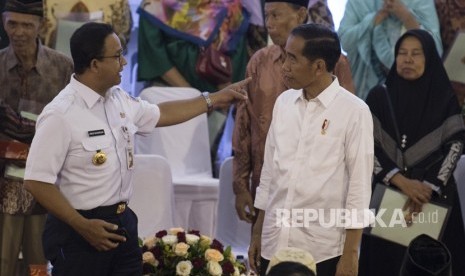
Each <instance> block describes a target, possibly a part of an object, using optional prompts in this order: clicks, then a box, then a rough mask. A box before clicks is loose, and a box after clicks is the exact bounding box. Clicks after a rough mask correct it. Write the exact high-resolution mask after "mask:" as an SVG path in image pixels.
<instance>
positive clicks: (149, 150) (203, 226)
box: [135, 87, 219, 235]
mask: <svg viewBox="0 0 465 276" xmlns="http://www.w3.org/2000/svg"><path fill="white" fill-rule="evenodd" d="M140 97H141V99H143V100H146V101H148V102H151V103H156V104H158V103H161V102H165V101H172V100H181V99H188V98H194V97H200V91H198V90H197V89H194V88H182V87H150V88H146V89H144V90H142V92H141V94H140ZM135 148H136V152H137V153H144V154H159V155H162V156H164V157H166V159H167V160H168V163H169V164H170V166H171V171H172V175H173V186H174V198H175V205H176V212H175V220H174V221H175V223H176V225H177V226H180V227H183V228H185V229H195V230H199V231H200V232H201V233H202V234H205V235H213V234H214V233H215V230H216V209H217V204H218V190H219V180H218V179H215V178H213V176H212V167H211V166H212V165H211V157H210V142H209V138H208V123H207V116H206V114H202V115H199V116H197V117H195V118H193V119H191V120H189V121H187V122H184V123H182V124H178V125H175V126H169V127H161V128H156V129H155V131H153V132H152V134H150V135H148V136H146V137H137V139H136V146H135Z"/></svg>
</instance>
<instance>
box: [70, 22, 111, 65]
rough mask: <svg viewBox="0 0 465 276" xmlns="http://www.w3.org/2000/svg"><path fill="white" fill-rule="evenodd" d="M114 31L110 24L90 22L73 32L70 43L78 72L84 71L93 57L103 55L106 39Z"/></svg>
mask: <svg viewBox="0 0 465 276" xmlns="http://www.w3.org/2000/svg"><path fill="white" fill-rule="evenodd" d="M114 32H115V31H114V30H113V27H112V26H111V25H109V24H105V23H97V22H89V23H86V24H84V25H82V26H81V27H80V28H79V29H77V30H76V31H75V32H74V33H73V35H72V36H71V39H70V43H69V44H70V48H71V56H72V57H73V62H74V72H75V73H76V74H82V73H84V71H85V70H86V69H87V68H88V67H89V66H90V62H91V61H92V59H94V58H96V57H98V56H102V55H103V51H104V46H105V39H106V38H107V36H109V35H111V34H113V33H114Z"/></svg>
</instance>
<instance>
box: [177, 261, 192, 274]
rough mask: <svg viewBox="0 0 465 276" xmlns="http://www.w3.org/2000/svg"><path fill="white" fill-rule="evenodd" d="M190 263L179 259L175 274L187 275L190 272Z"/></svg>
mask: <svg viewBox="0 0 465 276" xmlns="http://www.w3.org/2000/svg"><path fill="white" fill-rule="evenodd" d="M191 270H192V263H191V262H190V261H180V262H179V263H178V265H176V275H180V276H187V275H190V274H191Z"/></svg>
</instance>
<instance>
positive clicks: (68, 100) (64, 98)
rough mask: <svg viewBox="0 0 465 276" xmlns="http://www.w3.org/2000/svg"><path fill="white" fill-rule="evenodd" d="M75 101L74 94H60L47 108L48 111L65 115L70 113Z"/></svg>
mask: <svg viewBox="0 0 465 276" xmlns="http://www.w3.org/2000/svg"><path fill="white" fill-rule="evenodd" d="M74 100H75V96H74V95H73V94H59V95H58V96H57V97H55V99H53V101H51V102H50V103H49V104H48V105H47V106H46V109H47V110H50V111H56V112H60V113H63V114H64V113H66V111H68V109H69V107H70V106H71V105H72V104H73V102H74Z"/></svg>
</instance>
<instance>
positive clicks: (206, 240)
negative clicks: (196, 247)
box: [200, 235, 212, 247]
mask: <svg viewBox="0 0 465 276" xmlns="http://www.w3.org/2000/svg"><path fill="white" fill-rule="evenodd" d="M211 243H212V239H211V238H210V237H209V236H205V235H200V245H201V246H202V247H209V246H210V244H211Z"/></svg>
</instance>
